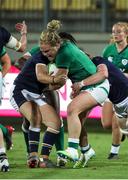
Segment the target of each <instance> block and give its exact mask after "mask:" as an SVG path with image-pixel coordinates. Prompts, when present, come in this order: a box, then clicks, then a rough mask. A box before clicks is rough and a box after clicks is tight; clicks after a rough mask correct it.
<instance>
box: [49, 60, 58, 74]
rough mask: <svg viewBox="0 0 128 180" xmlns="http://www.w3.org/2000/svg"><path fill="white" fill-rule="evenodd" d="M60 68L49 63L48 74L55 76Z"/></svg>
mask: <svg viewBox="0 0 128 180" xmlns="http://www.w3.org/2000/svg"><path fill="white" fill-rule="evenodd" d="M58 70H59V69H58V68H57V66H56V64H55V63H49V64H48V73H49V74H51V75H53V76H54V75H55V74H56V73H57V72H58Z"/></svg>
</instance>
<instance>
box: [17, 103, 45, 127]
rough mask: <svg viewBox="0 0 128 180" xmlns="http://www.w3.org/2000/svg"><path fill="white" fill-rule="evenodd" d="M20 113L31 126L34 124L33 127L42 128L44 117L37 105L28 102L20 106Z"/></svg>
mask: <svg viewBox="0 0 128 180" xmlns="http://www.w3.org/2000/svg"><path fill="white" fill-rule="evenodd" d="M19 111H20V113H21V114H23V116H24V117H25V118H26V119H27V120H29V121H30V122H31V124H33V126H37V125H39V126H40V123H41V120H42V117H41V113H40V110H39V107H38V105H37V104H36V103H34V102H31V101H26V102H25V103H23V104H22V105H21V106H20V108H19Z"/></svg>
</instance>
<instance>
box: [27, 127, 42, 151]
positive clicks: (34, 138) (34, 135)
mask: <svg viewBox="0 0 128 180" xmlns="http://www.w3.org/2000/svg"><path fill="white" fill-rule="evenodd" d="M28 134H29V150H30V153H31V152H38V147H39V141H40V132H35V131H32V130H29V133H28Z"/></svg>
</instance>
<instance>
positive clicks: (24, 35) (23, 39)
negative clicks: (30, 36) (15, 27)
mask: <svg viewBox="0 0 128 180" xmlns="http://www.w3.org/2000/svg"><path fill="white" fill-rule="evenodd" d="M20 43H21V47H20V49H19V50H18V51H19V52H24V51H25V50H26V48H27V33H22V35H21V39H20Z"/></svg>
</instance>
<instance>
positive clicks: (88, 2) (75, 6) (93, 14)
mask: <svg viewBox="0 0 128 180" xmlns="http://www.w3.org/2000/svg"><path fill="white" fill-rule="evenodd" d="M127 18H128V0H0V24H1V25H2V26H4V27H6V28H7V29H8V30H9V31H10V32H11V33H12V34H13V35H14V34H15V33H16V30H15V27H14V26H15V24H16V23H17V22H22V21H23V20H25V21H26V23H27V25H28V49H30V48H31V47H32V46H33V45H35V44H37V43H38V41H39V36H40V33H41V32H42V30H44V28H46V25H47V23H48V22H49V21H50V20H52V19H58V20H60V21H61V22H62V24H63V27H62V29H61V30H62V31H67V32H70V33H72V34H73V35H74V36H75V38H76V39H77V41H78V44H79V46H80V47H81V48H83V49H84V50H86V51H88V52H89V53H91V54H92V55H100V54H101V52H102V50H103V48H104V47H105V45H106V44H107V43H108V42H109V39H110V35H111V28H112V25H113V24H114V23H116V22H118V21H127ZM15 36H18V34H17V33H16V34H15ZM17 56H20V54H18V53H15V52H13V51H11V57H12V61H14V60H15V58H17Z"/></svg>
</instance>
